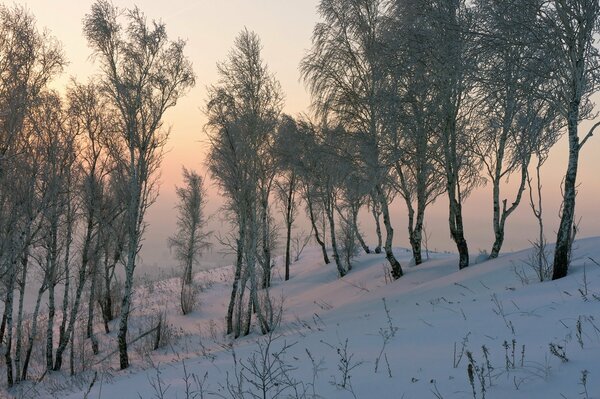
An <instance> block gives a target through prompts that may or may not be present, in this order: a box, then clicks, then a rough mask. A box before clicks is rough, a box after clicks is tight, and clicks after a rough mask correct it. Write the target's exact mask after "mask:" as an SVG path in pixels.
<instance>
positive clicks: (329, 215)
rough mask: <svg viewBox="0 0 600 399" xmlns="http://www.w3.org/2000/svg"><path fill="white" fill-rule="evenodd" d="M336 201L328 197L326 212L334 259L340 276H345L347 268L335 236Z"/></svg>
mask: <svg viewBox="0 0 600 399" xmlns="http://www.w3.org/2000/svg"><path fill="white" fill-rule="evenodd" d="M334 201H335V200H334V199H333V198H331V197H330V198H328V199H327V204H325V212H326V213H327V219H328V220H329V230H330V231H329V234H330V235H331V249H332V251H333V260H334V261H335V265H336V267H337V271H338V275H339V276H340V277H344V276H345V275H346V269H344V266H343V265H342V261H341V259H340V254H339V252H338V247H337V242H336V237H335V216H334V213H333V212H334V211H333V207H334V205H333V203H334Z"/></svg>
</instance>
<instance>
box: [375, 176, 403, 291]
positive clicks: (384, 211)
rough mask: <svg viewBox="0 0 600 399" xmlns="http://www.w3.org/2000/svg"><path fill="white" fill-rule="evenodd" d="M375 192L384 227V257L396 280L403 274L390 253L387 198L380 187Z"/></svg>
mask: <svg viewBox="0 0 600 399" xmlns="http://www.w3.org/2000/svg"><path fill="white" fill-rule="evenodd" d="M375 189H376V190H377V196H378V200H379V203H380V205H381V213H382V214H383V225H384V226H385V232H386V237H385V246H384V248H385V257H386V258H387V260H388V262H389V263H390V266H391V268H392V277H393V278H394V279H395V280H397V279H399V278H400V277H402V275H403V274H404V273H403V272H402V266H401V265H400V262H398V260H397V259H396V257H395V256H394V252H392V243H393V239H394V229H393V228H392V223H391V221H390V211H389V208H388V202H387V198H386V196H385V193H384V192H383V189H382V188H381V186H377V187H376V188H375Z"/></svg>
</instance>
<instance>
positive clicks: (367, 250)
mask: <svg viewBox="0 0 600 399" xmlns="http://www.w3.org/2000/svg"><path fill="white" fill-rule="evenodd" d="M356 208H358V207H356ZM357 219H358V209H355V207H354V206H353V207H352V228H353V229H354V233H355V234H356V238H357V239H358V242H359V243H360V246H361V247H362V249H363V251H365V253H367V254H370V253H371V249H370V248H369V246H368V245H367V244H366V243H365V240H364V239H363V237H362V235H361V234H360V231H359V230H358V220H357ZM348 264H350V263H348Z"/></svg>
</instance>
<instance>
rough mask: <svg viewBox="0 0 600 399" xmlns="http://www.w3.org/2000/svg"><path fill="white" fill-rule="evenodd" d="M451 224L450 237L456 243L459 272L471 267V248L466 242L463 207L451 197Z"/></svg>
mask: <svg viewBox="0 0 600 399" xmlns="http://www.w3.org/2000/svg"><path fill="white" fill-rule="evenodd" d="M449 222H450V236H451V237H452V239H453V240H454V242H455V243H456V248H457V250H458V256H459V260H458V268H459V270H461V269H464V268H465V267H467V266H469V248H468V246H467V241H466V240H465V235H464V228H463V218H462V206H461V204H460V203H459V202H458V201H456V199H455V198H454V197H452V196H451V195H450V209H449Z"/></svg>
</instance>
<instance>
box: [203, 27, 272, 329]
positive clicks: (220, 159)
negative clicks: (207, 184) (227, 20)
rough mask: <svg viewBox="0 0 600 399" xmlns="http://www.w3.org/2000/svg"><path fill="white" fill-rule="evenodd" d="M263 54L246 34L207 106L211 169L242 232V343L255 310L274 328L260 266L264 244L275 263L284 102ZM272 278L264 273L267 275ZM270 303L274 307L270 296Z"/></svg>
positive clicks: (238, 272) (237, 279)
mask: <svg viewBox="0 0 600 399" xmlns="http://www.w3.org/2000/svg"><path fill="white" fill-rule="evenodd" d="M260 53H261V44H260V40H259V38H258V36H257V35H256V34H255V33H254V32H250V31H248V30H243V31H242V32H241V33H240V34H239V35H238V37H237V38H236V40H235V44H234V48H233V49H232V51H231V52H230V54H229V57H228V59H227V60H226V61H225V62H222V63H219V64H218V65H217V68H218V73H219V82H218V83H217V84H216V85H214V86H212V87H210V89H209V100H208V102H207V105H206V113H207V115H208V123H207V125H206V130H207V132H208V134H209V140H210V151H209V154H208V157H207V164H208V166H209V170H210V172H211V174H212V176H213V178H214V179H215V180H216V182H217V184H218V185H219V187H220V189H221V191H222V192H223V194H224V195H225V196H226V197H227V204H226V209H227V210H228V211H229V212H230V216H231V219H232V221H233V222H234V224H235V226H236V228H237V237H236V243H235V248H236V252H237V261H236V269H235V276H234V281H233V286H232V292H231V298H230V302H229V306H228V310H227V333H228V334H229V333H234V335H235V336H236V337H237V336H239V335H240V334H241V333H242V332H243V333H249V328H250V315H251V312H250V310H251V309H252V308H254V310H255V311H256V316H257V318H258V322H259V327H260V329H261V331H262V332H263V333H267V332H268V331H269V330H270V329H271V327H272V326H271V325H270V324H269V319H270V317H269V315H268V314H265V313H264V312H263V309H262V307H261V304H260V302H259V296H258V285H257V273H256V264H257V257H258V248H259V243H260V241H261V239H262V242H263V249H262V252H263V259H262V261H263V266H264V265H265V264H266V262H267V261H269V266H268V267H269V268H270V259H269V257H270V256H269V253H268V252H267V251H265V248H267V249H268V247H266V245H269V243H268V242H267V241H268V240H269V237H268V236H269V234H270V231H269V230H270V229H269V225H268V214H267V212H268V197H269V195H268V193H269V191H270V185H271V183H272V177H274V174H273V173H272V168H271V166H270V163H271V162H272V160H270V159H268V155H269V151H270V147H271V145H272V136H273V134H274V131H275V129H276V126H277V122H278V118H279V115H280V112H281V108H282V103H283V99H282V98H283V97H282V93H281V88H280V85H279V82H278V81H277V80H276V79H275V77H274V76H273V75H272V74H271V73H270V72H269V71H268V69H267V67H266V65H265V64H264V62H263V60H262V59H261V54H260ZM265 162H266V163H265ZM261 228H262V234H261ZM267 229H269V230H267ZM266 272H267V270H264V269H263V273H266ZM268 272H270V270H269V271H268ZM248 280H249V283H250V298H249V300H248V301H247V309H248V316H247V317H246V321H247V323H246V327H245V328H243V330H244V331H242V328H241V320H242V317H243V316H242V311H241V309H242V307H243V303H244V301H245V299H244V293H245V288H246V287H245V286H246V283H247V282H248ZM265 297H266V300H267V301H268V293H267V294H266V295H265ZM236 303H237V306H236ZM236 309H237V315H236V317H237V321H235V323H234V313H235V310H236Z"/></svg>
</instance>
